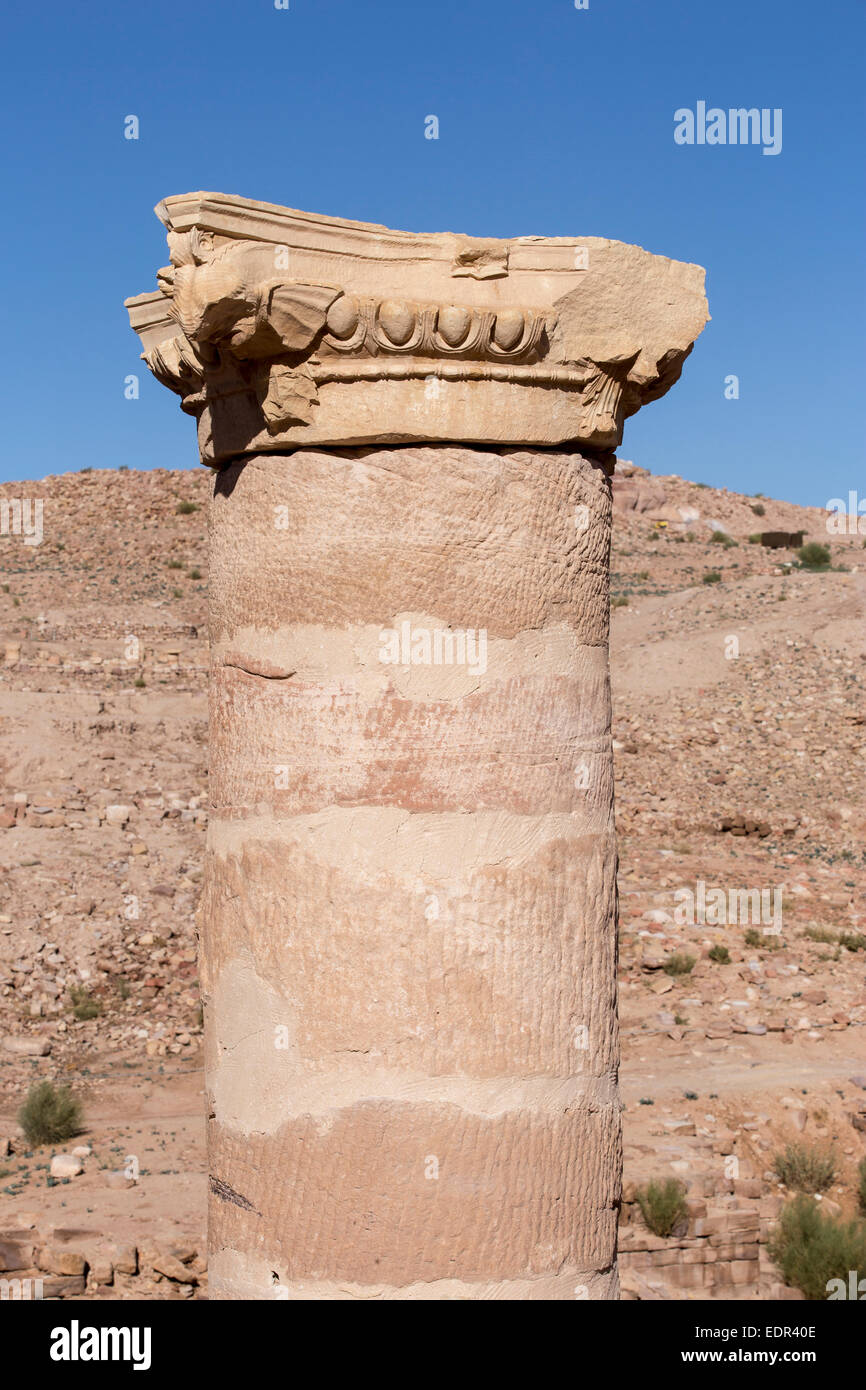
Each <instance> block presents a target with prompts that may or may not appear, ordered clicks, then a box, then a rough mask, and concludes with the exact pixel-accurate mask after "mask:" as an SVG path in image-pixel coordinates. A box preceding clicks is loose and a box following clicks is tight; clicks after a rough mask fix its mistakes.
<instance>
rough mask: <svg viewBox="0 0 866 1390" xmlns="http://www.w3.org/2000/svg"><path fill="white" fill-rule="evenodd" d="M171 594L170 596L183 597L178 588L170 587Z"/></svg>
mask: <svg viewBox="0 0 866 1390" xmlns="http://www.w3.org/2000/svg"><path fill="white" fill-rule="evenodd" d="M171 596H172V598H183V592H182V591H181V590H180V589H172V591H171Z"/></svg>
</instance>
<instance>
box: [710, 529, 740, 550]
mask: <svg viewBox="0 0 866 1390" xmlns="http://www.w3.org/2000/svg"><path fill="white" fill-rule="evenodd" d="M710 540H711V541H712V542H713V544H714V545H723V546H724V547H725V549H726V550H730V548H731V546H732V545H736V544H737V542H736V541H735V540H734V538H733V536H729V535H728V533H727V531H714V532H713V534H712V535H711V536H710Z"/></svg>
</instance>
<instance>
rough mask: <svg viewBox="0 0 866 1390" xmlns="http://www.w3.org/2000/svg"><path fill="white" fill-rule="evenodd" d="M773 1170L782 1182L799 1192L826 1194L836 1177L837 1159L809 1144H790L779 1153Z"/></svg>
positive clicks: (774, 1161)
mask: <svg viewBox="0 0 866 1390" xmlns="http://www.w3.org/2000/svg"><path fill="white" fill-rule="evenodd" d="M773 1168H774V1169H775V1172H776V1176H777V1177H778V1179H779V1181H780V1182H783V1183H784V1184H785V1186H786V1187H794V1188H796V1189H797V1191H798V1192H826V1190H827V1188H828V1187H830V1186H831V1184H832V1182H833V1179H834V1178H835V1177H836V1158H835V1155H834V1154H833V1153H832V1152H830V1153H828V1152H826V1151H825V1150H822V1149H815V1148H810V1146H809V1145H808V1144H788V1145H786V1147H785V1152H784V1153H777V1154H776V1156H775V1158H774V1159H773Z"/></svg>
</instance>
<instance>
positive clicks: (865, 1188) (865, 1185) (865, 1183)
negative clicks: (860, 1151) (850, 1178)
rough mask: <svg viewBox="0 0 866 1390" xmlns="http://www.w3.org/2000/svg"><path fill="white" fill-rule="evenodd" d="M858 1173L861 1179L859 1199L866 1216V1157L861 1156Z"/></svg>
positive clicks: (858, 1191)
mask: <svg viewBox="0 0 866 1390" xmlns="http://www.w3.org/2000/svg"><path fill="white" fill-rule="evenodd" d="M857 1174H858V1177H859V1179H860V1182H859V1185H858V1187H857V1200H858V1202H859V1203H860V1210H861V1211H862V1213H863V1215H864V1216H866V1158H861V1160H860V1162H859V1163H858V1164H857Z"/></svg>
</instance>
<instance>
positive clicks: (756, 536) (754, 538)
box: [749, 531, 761, 545]
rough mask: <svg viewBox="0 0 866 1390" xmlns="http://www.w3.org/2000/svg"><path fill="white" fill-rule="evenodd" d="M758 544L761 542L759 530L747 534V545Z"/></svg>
mask: <svg viewBox="0 0 866 1390" xmlns="http://www.w3.org/2000/svg"><path fill="white" fill-rule="evenodd" d="M760 544H761V533H760V531H753V532H752V534H751V535H750V536H749V545H760Z"/></svg>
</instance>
